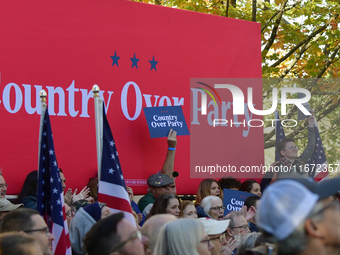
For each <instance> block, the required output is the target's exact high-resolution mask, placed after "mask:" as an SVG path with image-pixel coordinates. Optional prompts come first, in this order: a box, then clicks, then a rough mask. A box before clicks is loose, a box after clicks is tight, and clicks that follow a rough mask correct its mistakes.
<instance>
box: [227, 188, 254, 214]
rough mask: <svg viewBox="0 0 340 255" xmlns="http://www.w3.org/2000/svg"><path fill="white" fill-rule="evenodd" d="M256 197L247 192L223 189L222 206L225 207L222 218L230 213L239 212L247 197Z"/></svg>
mask: <svg viewBox="0 0 340 255" xmlns="http://www.w3.org/2000/svg"><path fill="white" fill-rule="evenodd" d="M252 196H257V195H255V194H252V193H249V192H243V191H239V190H233V189H223V205H225V211H224V216H225V215H227V214H228V213H230V212H231V211H239V210H241V208H242V206H243V205H244V200H246V199H247V198H248V197H252Z"/></svg>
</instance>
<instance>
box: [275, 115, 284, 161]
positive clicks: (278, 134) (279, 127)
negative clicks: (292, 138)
mask: <svg viewBox="0 0 340 255" xmlns="http://www.w3.org/2000/svg"><path fill="white" fill-rule="evenodd" d="M275 120H276V121H275V134H276V144H277V143H278V142H280V141H282V140H283V139H284V138H285V137H286V135H285V131H284V130H283V128H282V125H281V120H280V115H279V111H278V110H276V111H275ZM280 158H281V156H280V154H279V152H278V151H277V148H276V147H275V161H280Z"/></svg>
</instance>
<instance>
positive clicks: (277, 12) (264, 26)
mask: <svg viewBox="0 0 340 255" xmlns="http://www.w3.org/2000/svg"><path fill="white" fill-rule="evenodd" d="M301 2H302V0H299V1H297V2H296V3H295V4H293V5H292V6H291V7H288V8H285V9H284V10H283V12H287V11H289V10H291V9H293V8H294V7H295V6H297V5H298V4H300V3H301ZM279 13H280V10H277V11H276V12H275V13H274V15H273V16H271V18H270V19H269V20H267V22H266V23H265V24H264V25H263V27H262V28H261V34H262V33H263V31H264V30H265V29H266V28H267V27H268V25H269V23H270V22H271V21H272V20H273V19H274V18H275V17H276V15H278V14H279Z"/></svg>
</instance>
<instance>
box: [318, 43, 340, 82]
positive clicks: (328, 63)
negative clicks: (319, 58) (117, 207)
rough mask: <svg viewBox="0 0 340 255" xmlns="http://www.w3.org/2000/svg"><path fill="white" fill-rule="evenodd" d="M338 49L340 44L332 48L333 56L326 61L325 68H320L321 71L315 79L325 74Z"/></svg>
mask: <svg viewBox="0 0 340 255" xmlns="http://www.w3.org/2000/svg"><path fill="white" fill-rule="evenodd" d="M339 49H340V43H339V42H338V45H337V46H335V48H334V52H333V54H332V55H331V56H330V57H329V58H328V59H327V61H326V63H325V66H324V67H323V68H322V70H321V71H320V72H319V73H318V75H317V78H321V77H322V75H323V74H324V73H325V72H326V70H327V69H328V67H329V66H330V65H331V64H332V63H333V60H334V58H335V56H336V54H337V53H338V51H339Z"/></svg>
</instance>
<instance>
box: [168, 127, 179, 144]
mask: <svg viewBox="0 0 340 255" xmlns="http://www.w3.org/2000/svg"><path fill="white" fill-rule="evenodd" d="M176 135H177V132H176V131H175V130H173V129H170V132H169V134H168V147H169V148H176V145H177V139H176Z"/></svg>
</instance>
